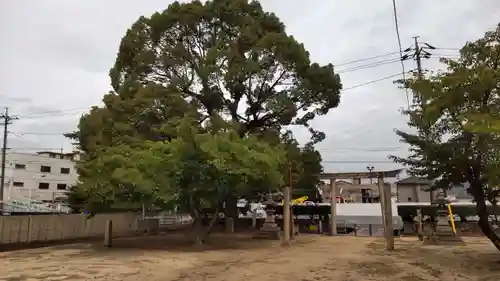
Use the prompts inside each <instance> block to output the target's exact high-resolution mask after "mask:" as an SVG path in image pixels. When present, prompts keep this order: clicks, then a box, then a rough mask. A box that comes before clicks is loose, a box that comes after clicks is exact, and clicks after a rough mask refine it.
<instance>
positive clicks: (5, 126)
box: [0, 107, 18, 215]
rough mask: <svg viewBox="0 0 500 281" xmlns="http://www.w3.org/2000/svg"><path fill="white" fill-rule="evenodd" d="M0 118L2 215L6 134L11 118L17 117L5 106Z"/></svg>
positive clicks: (1, 206) (0, 204) (0, 202)
mask: <svg viewBox="0 0 500 281" xmlns="http://www.w3.org/2000/svg"><path fill="white" fill-rule="evenodd" d="M0 119H3V145H2V174H1V176H0V181H1V182H0V215H3V191H4V188H5V166H6V163H5V162H6V156H7V134H8V130H7V129H8V127H9V124H11V123H12V120H17V119H18V118H17V117H13V116H10V115H9V108H8V107H6V108H5V113H2V114H0Z"/></svg>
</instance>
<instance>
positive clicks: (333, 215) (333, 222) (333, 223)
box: [330, 178, 337, 236]
mask: <svg viewBox="0 0 500 281" xmlns="http://www.w3.org/2000/svg"><path fill="white" fill-rule="evenodd" d="M330 235H331V236H335V235H337V188H336V187H335V178H332V179H331V180H330Z"/></svg>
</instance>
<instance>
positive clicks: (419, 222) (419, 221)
mask: <svg viewBox="0 0 500 281" xmlns="http://www.w3.org/2000/svg"><path fill="white" fill-rule="evenodd" d="M417 235H418V240H420V241H424V235H423V227H422V209H417Z"/></svg>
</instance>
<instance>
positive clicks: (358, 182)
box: [352, 178, 361, 185]
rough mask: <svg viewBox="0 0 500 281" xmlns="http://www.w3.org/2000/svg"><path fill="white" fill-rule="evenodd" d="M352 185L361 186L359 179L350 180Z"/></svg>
mask: <svg viewBox="0 0 500 281" xmlns="http://www.w3.org/2000/svg"><path fill="white" fill-rule="evenodd" d="M352 184H354V185H360V184H361V178H352Z"/></svg>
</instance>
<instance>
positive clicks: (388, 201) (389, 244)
mask: <svg viewBox="0 0 500 281" xmlns="http://www.w3.org/2000/svg"><path fill="white" fill-rule="evenodd" d="M378 182H379V186H380V189H382V190H383V193H382V195H383V198H384V199H383V208H384V211H383V213H384V217H385V221H384V224H385V227H384V229H385V240H386V248H387V250H388V251H394V226H393V223H392V194H391V186H390V185H385V184H384V176H383V174H382V173H380V174H379V177H378Z"/></svg>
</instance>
